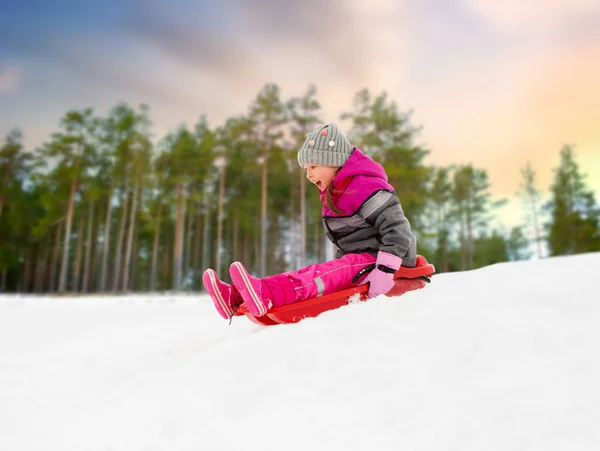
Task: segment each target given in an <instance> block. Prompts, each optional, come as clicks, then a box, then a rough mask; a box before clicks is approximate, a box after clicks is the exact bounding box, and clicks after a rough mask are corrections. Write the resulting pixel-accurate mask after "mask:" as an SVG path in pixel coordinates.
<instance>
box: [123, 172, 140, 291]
mask: <svg viewBox="0 0 600 451" xmlns="http://www.w3.org/2000/svg"><path fill="white" fill-rule="evenodd" d="M139 185H140V182H139V178H137V177H136V180H135V183H134V184H133V200H132V201H131V216H130V217H129V234H128V236H127V248H126V249H125V264H124V266H125V267H124V268H123V269H124V274H123V291H127V290H128V289H129V270H130V265H131V248H132V246H133V234H134V232H135V214H136V212H137V201H138V189H139Z"/></svg>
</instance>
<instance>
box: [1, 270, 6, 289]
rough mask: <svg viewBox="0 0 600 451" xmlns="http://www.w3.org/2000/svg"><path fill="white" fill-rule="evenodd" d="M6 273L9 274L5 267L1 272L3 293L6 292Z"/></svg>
mask: <svg viewBox="0 0 600 451" xmlns="http://www.w3.org/2000/svg"><path fill="white" fill-rule="evenodd" d="M6 275H7V270H6V269H3V270H2V272H1V273H0V292H1V293H6Z"/></svg>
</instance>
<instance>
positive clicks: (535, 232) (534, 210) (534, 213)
mask: <svg viewBox="0 0 600 451" xmlns="http://www.w3.org/2000/svg"><path fill="white" fill-rule="evenodd" d="M530 202H531V213H532V219H533V235H534V236H535V244H536V247H537V256H538V258H542V246H541V244H540V229H539V226H538V217H537V216H538V215H537V205H536V203H535V199H534V197H533V195H532V196H530Z"/></svg>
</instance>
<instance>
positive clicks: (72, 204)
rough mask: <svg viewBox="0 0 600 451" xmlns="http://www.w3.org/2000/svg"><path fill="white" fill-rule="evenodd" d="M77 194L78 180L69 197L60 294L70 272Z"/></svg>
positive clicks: (73, 182) (74, 183) (72, 183)
mask: <svg viewBox="0 0 600 451" xmlns="http://www.w3.org/2000/svg"><path fill="white" fill-rule="evenodd" d="M76 193H77V179H73V180H72V181H71V195H70V196H69V208H68V210H67V225H66V227H65V241H64V243H63V256H62V262H61V267H60V276H59V281H58V292H59V293H63V292H64V291H65V289H66V285H67V273H68V271H69V246H70V243H71V226H72V225H73V211H74V210H75V194H76Z"/></svg>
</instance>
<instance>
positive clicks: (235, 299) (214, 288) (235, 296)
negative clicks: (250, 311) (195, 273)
mask: <svg viewBox="0 0 600 451" xmlns="http://www.w3.org/2000/svg"><path fill="white" fill-rule="evenodd" d="M202 283H203V284H204V289H205V290H206V292H207V293H208V294H209V295H210V298H211V299H212V301H213V303H214V304H215V308H216V309H217V312H219V315H221V316H222V317H223V318H225V319H230V318H231V317H232V316H233V315H234V313H235V309H236V308H237V307H239V306H240V305H242V302H243V301H242V297H241V296H240V294H239V293H238V291H237V289H236V288H235V286H233V285H229V284H228V283H225V282H223V281H221V280H219V278H218V277H217V273H216V272H215V271H214V270H213V269H207V270H206V271H204V274H203V275H202Z"/></svg>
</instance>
